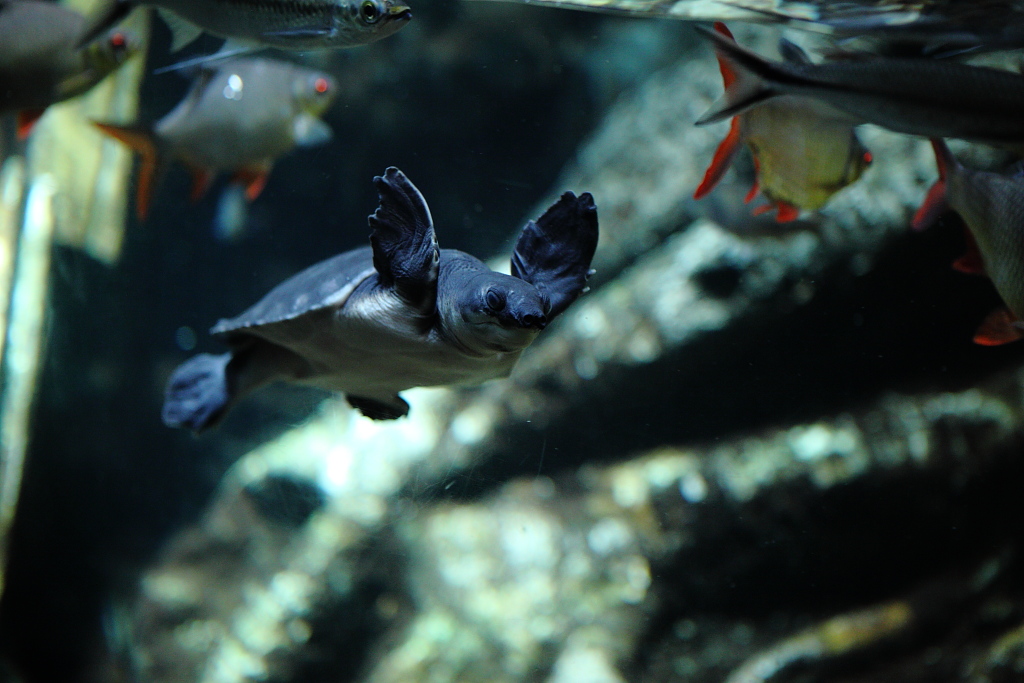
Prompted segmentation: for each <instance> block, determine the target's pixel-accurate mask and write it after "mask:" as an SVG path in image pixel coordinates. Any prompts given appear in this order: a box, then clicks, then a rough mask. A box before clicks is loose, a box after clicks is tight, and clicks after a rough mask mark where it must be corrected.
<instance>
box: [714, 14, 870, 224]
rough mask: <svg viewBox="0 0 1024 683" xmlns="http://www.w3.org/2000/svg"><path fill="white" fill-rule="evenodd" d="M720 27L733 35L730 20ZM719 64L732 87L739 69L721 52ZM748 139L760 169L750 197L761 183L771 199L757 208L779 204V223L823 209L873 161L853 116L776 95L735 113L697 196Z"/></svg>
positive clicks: (794, 52)
mask: <svg viewBox="0 0 1024 683" xmlns="http://www.w3.org/2000/svg"><path fill="white" fill-rule="evenodd" d="M715 30H716V31H718V33H720V34H722V35H724V36H728V38H729V39H732V34H731V33H730V32H729V29H727V28H726V27H725V24H723V23H721V22H718V23H716V24H715ZM782 49H783V52H784V55H785V56H786V58H787V59H788V60H789V61H793V62H808V61H809V60H808V59H807V56H806V55H805V54H804V53H803V51H802V50H800V48H798V47H797V46H796V45H793V44H792V43H789V42H783V43H782ZM718 65H719V68H720V69H721V71H722V80H723V82H724V83H725V88H726V90H729V88H730V87H731V86H733V84H734V83H735V82H736V81H737V78H738V75H737V73H736V72H735V71H734V70H733V68H732V67H731V65H730V63H729V62H728V61H726V60H725V59H723V58H722V57H721V56H720V57H719V60H718ZM743 143H746V144H747V146H748V147H749V148H750V152H751V154H753V156H754V166H755V168H756V170H757V177H756V179H755V181H754V187H753V188H751V190H750V192H749V193H748V194H747V197H746V200H745V201H747V202H750V201H751V200H753V199H754V197H756V196H757V193H758V190H759V189H760V191H761V193H762V194H764V196H765V197H767V198H768V201H769V203H768V204H767V205H764V206H761V207H759V208H758V209H756V210H755V211H754V214H755V215H757V214H761V213H766V212H768V211H771V210H772V209H776V210H777V212H778V213H777V218H776V220H778V221H779V222H780V223H784V222H787V221H792V220H794V219H796V218H797V216H798V215H799V214H800V211H801V210H808V211H814V210H817V209H820V208H821V207H822V206H824V205H825V203H826V202H827V201H828V200H829V198H830V197H831V196H832V195H833V194H835V193H836V192H838V191H839V190H841V189H843V188H844V187H846V186H847V185H849V184H850V183H852V182H854V181H855V180H857V179H858V178H860V176H861V174H862V173H863V172H864V169H865V168H867V166H868V165H869V164H870V163H871V153H870V152H869V151H868V150H867V149H865V147H864V145H862V144H861V142H860V140H859V139H858V138H857V134H856V133H855V132H854V130H853V125H852V124H851V123H850V121H849V120H848V118H846V117H843V116H842V115H840V114H837V113H836V112H834V110H832V109H831V108H830V107H828V106H827V105H824V104H821V103H819V102H816V101H814V100H811V99H808V98H806V97H799V96H784V97H777V98H774V99H771V100H768V101H766V102H764V103H763V104H759V105H756V106H754V107H753V108H751V109H747V110H745V111H743V112H742V113H740V114H738V115H736V116H734V117H733V118H732V125H731V126H730V128H729V133H728V135H726V137H725V139H724V140H722V142H721V144H720V145H719V146H718V149H717V150H716V151H715V156H714V159H713V160H712V162H711V165H710V166H709V167H708V170H707V172H706V173H705V175H704V180H703V181H702V182H701V184H700V186H699V187H698V188H697V191H696V192H695V193H694V198H695V199H700V198H701V197H704V196H705V195H707V194H708V193H709V192H710V191H711V190H712V188H714V186H715V185H716V184H717V183H718V181H719V180H721V178H722V175H724V174H725V171H726V169H727V168H728V167H729V164H730V163H731V162H732V159H733V158H734V157H735V155H736V153H737V152H738V151H739V149H740V147H741V146H742V145H743Z"/></svg>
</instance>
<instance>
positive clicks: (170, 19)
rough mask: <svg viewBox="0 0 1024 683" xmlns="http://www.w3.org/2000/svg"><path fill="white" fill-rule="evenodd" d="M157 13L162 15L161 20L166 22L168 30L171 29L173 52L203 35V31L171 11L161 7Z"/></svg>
mask: <svg viewBox="0 0 1024 683" xmlns="http://www.w3.org/2000/svg"><path fill="white" fill-rule="evenodd" d="M157 12H158V13H159V14H160V18H161V19H163V20H164V23H165V24H167V28H169V29H171V52H177V51H178V50H180V49H181V48H183V47H185V46H186V45H188V44H189V43H191V42H193V41H194V40H195V39H196V38H198V37H199V36H200V35H201V34H202V33H203V29H201V28H199V27H198V26H196V25H195V24H193V23H192V22H190V21H186V20H185V19H182V18H181V17H179V16H178V15H177V14H175V13H174V12H171V11H170V10H166V9H164V8H162V7H161V8H160V9H158V10H157Z"/></svg>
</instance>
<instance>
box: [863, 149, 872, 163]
mask: <svg viewBox="0 0 1024 683" xmlns="http://www.w3.org/2000/svg"><path fill="white" fill-rule="evenodd" d="M874 160H875V157H874V156H873V155H872V154H871V152H864V163H865V164H870V163H871V162H872V161H874Z"/></svg>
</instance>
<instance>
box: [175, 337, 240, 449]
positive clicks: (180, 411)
mask: <svg viewBox="0 0 1024 683" xmlns="http://www.w3.org/2000/svg"><path fill="white" fill-rule="evenodd" d="M232 355H233V354H231V353H223V354H221V355H219V356H215V355H213V354H210V353H201V354H199V355H198V356H193V357H192V358H189V359H188V360H187V361H185V362H184V363H182V364H181V365H179V366H178V368H177V369H176V370H175V371H174V373H173V374H172V375H171V378H170V379H169V380H168V381H167V389H166V391H165V393H164V409H163V415H162V417H163V421H164V424H165V425H167V426H168V427H187V428H188V429H191V430H192V431H193V432H195V433H197V434H198V433H199V432H201V431H203V430H204V429H206V428H208V427H212V426H213V425H214V424H216V423H217V422H218V421H219V420H220V418H221V417H222V416H223V415H224V413H225V412H226V411H227V409H228V406H229V404H230V403H231V391H230V389H229V388H228V379H227V372H226V370H227V366H228V363H229V362H230V361H231V357H232Z"/></svg>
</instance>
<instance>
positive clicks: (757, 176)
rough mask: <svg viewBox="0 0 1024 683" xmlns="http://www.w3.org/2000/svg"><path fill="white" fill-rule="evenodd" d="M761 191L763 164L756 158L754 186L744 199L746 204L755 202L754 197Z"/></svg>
mask: <svg viewBox="0 0 1024 683" xmlns="http://www.w3.org/2000/svg"><path fill="white" fill-rule="evenodd" d="M760 191H761V162H760V161H758V160H757V157H756V156H755V157H754V184H753V185H751V186H750V191H749V192H747V196H746V197H744V198H743V203H744V204H749V203H750V202H752V201H754V197H756V196H757V193H758V192H760Z"/></svg>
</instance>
